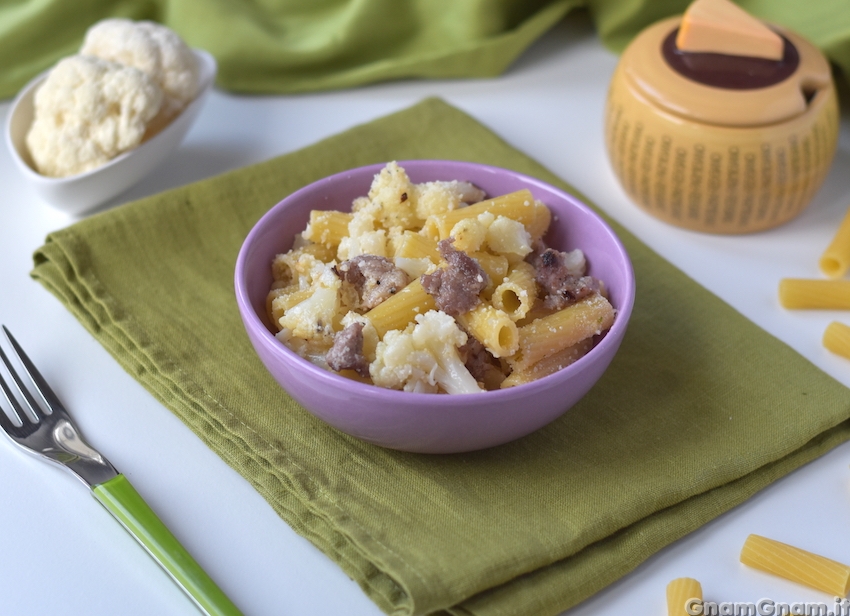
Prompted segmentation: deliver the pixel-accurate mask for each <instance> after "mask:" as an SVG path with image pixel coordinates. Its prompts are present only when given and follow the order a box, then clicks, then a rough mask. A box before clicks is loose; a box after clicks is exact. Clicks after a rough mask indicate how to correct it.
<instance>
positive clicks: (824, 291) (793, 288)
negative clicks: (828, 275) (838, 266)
mask: <svg viewBox="0 0 850 616" xmlns="http://www.w3.org/2000/svg"><path fill="white" fill-rule="evenodd" d="M779 303H780V304H782V306H783V307H784V308H792V309H815V310H817V309H820V310H847V309H850V280H810V279H806V278H783V279H782V280H780V281H779Z"/></svg>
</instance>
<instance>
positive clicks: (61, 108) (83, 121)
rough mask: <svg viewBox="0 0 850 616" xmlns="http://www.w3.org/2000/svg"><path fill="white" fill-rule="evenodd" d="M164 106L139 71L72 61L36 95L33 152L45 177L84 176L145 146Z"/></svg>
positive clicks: (52, 73) (60, 67)
mask: <svg viewBox="0 0 850 616" xmlns="http://www.w3.org/2000/svg"><path fill="white" fill-rule="evenodd" d="M161 104H162V91H161V90H160V89H159V87H158V86H157V85H156V84H155V83H154V82H153V81H152V80H151V78H150V77H148V76H147V75H146V74H145V73H143V72H142V71H140V70H139V69H137V68H133V67H129V66H123V65H121V64H116V63H115V62H109V61H107V60H101V59H98V58H92V57H88V56H79V55H78V56H70V57H68V58H65V59H63V60H61V61H59V63H58V64H57V65H56V66H55V67H54V68H53V69H52V70H51V71H50V74H49V75H48V77H47V79H46V80H45V82H44V84H42V86H41V87H40V88H39V89H38V91H37V92H36V94H35V105H34V115H35V118H34V120H33V124H32V126H31V127H30V130H29V133H27V147H28V148H29V151H30V154H31V156H32V158H33V162H34V163H35V165H36V168H37V169H38V171H39V172H40V173H42V174H44V175H48V176H51V177H65V176H69V175H74V174H77V173H83V172H85V171H89V170H91V169H94V168H96V167H99V166H101V165H103V164H105V163H106V162H108V161H110V160H111V159H113V158H114V157H115V156H117V155H118V154H121V153H122V152H125V151H127V150H129V149H132V148H134V147H136V146H137V145H139V143H141V141H142V138H143V137H144V134H145V130H146V128H147V125H148V122H149V121H150V120H151V119H152V118H153V117H154V116H155V115H156V114H157V113H158V112H159V109H160V106H161Z"/></svg>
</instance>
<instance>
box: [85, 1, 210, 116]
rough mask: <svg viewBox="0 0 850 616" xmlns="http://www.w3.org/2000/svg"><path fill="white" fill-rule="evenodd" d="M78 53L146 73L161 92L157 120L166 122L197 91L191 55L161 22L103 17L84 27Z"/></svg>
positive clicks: (190, 51)
mask: <svg viewBox="0 0 850 616" xmlns="http://www.w3.org/2000/svg"><path fill="white" fill-rule="evenodd" d="M80 53H81V54H83V55H87V56H95V57H98V58H103V59H104V60H111V61H113V62H118V63H120V64H125V65H127V66H134V67H136V68H137V69H139V70H141V71H144V72H145V73H147V74H148V75H149V76H150V77H151V79H153V81H154V82H155V83H156V84H157V85H158V86H159V87H160V88H162V91H163V94H164V100H163V106H162V110H161V113H160V117H158V118H157V121H158V123H159V122H162V123H165V122H168V121H169V120H170V119H171V118H173V117H174V116H176V115H177V114H178V113H180V111H181V110H182V109H183V108H184V107H185V106H186V105H187V104H188V103H189V102H190V101H192V99H194V98H195V96H196V95H197V94H198V87H199V66H198V62H197V59H196V58H195V55H194V54H193V53H192V50H191V49H189V47H188V46H187V45H186V43H184V42H183V40H182V39H181V38H180V37H179V36H178V35H177V33H175V32H174V31H173V30H171V29H169V28H167V27H166V26H163V25H161V24H158V23H154V22H152V21H131V20H129V19H120V18H113V19H104V20H102V21H99V22H98V23H96V24H95V25H93V26H92V27H91V28H89V29H88V31H87V32H86V36H85V40H84V41H83V46H82V47H81V49H80Z"/></svg>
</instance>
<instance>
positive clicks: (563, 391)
mask: <svg viewBox="0 0 850 616" xmlns="http://www.w3.org/2000/svg"><path fill="white" fill-rule="evenodd" d="M399 165H400V166H401V167H403V168H404V169H405V170H406V171H407V173H408V175H409V176H410V179H411V180H412V181H413V182H416V183H419V182H426V181H432V180H465V181H469V182H472V183H474V184H476V185H477V186H479V187H481V188H482V189H483V190H485V191H486V192H487V194H488V195H489V196H498V195H502V194H505V193H509V192H513V191H516V190H520V189H523V188H528V189H529V190H531V192H532V194H534V196H535V198H537V199H540V200H541V201H543V202H544V203H546V205H548V206H549V208H550V209H551V210H552V213H553V217H552V226H551V228H550V230H549V233H548V234H547V236H546V240H547V242H548V244H549V245H550V246H552V247H553V248H558V249H561V250H571V249H574V248H581V249H582V250H583V251H584V253H585V255H586V257H587V262H588V266H589V273H590V274H591V275H593V276H595V277H596V278H599V279H601V280H603V281H604V282H605V284H606V286H607V288H608V291H609V299H610V301H611V303H612V304H613V306H614V308H616V309H617V316H616V319H615V321H614V325H613V326H612V327H611V329H610V330H609V331H608V333H607V334H606V335H605V337H604V338H603V339H602V340H601V341H600V342H599V343H598V344H597V345H596V346H595V347H594V348H593V349H592V350H591V351H590V352H589V353H588V354H587V355H586V356H585V357H583V358H582V359H580V360H579V361H577V362H576V363H574V364H572V365H570V366H568V367H566V368H564V369H563V370H560V371H559V372H556V373H555V374H552V375H550V376H547V377H545V378H543V379H540V380H538V381H534V382H532V383H527V384H524V385H520V386H518V387H513V388H509V389H504V390H499V391H488V392H483V393H480V394H465V395H448V394H414V393H409V392H403V391H394V390H388V389H383V388H380V387H375V386H373V385H366V384H363V383H358V382H355V381H352V380H349V379H346V378H344V377H341V376H338V375H336V374H333V373H331V372H327V371H325V370H322V369H321V368H318V367H317V366H314V365H313V364H311V363H310V362H308V361H306V360H304V359H302V358H301V357H299V356H298V355H297V354H296V353H294V352H292V351H291V350H289V349H288V348H287V347H286V346H284V345H283V344H282V343H281V342H279V341H278V340H277V339H276V338H275V337H274V335H273V333H272V332H273V331H274V330H273V328H272V326H271V325H270V324H269V322H268V317H267V316H266V295H267V294H268V291H269V288H270V286H271V282H272V278H271V262H272V259H273V258H274V256H275V255H276V254H278V253H281V252H285V251H287V250H288V249H289V248H290V247H291V243H292V239H293V237H294V236H295V234H296V233H299V232H300V231H302V230H303V229H304V227H305V226H306V224H307V221H308V219H309V215H310V210H314V209H333V210H344V211H348V210H350V208H351V202H352V201H353V200H354V199H355V198H356V197H360V196H363V195H365V194H366V193H367V192H368V191H369V186H370V185H371V183H372V178H373V177H374V176H375V174H376V173H378V172H380V170H381V169H382V168H383V167H384V165H383V164H377V165H371V166H368V167H361V168H359V169H353V170H351V171H345V172H343V173H338V174H336V175H333V176H330V177H327V178H325V179H323V180H319V181H318V182H315V183H313V184H310V185H309V186H306V187H304V188H302V189H301V190H299V191H297V192H295V193H293V194H291V195H290V196H288V197H287V198H285V199H284V200H283V201H281V202H280V203H278V204H277V205H275V206H274V207H273V208H272V209H271V210H269V211H268V212H267V213H266V214H265V215H264V216H263V217H262V218H261V219H260V220H259V222H257V224H256V226H255V227H254V228H253V229H252V230H251V232H250V233H249V234H248V237H247V238H246V239H245V243H244V244H243V246H242V249H241V250H240V252H239V257H238V259H237V261H236V276H235V288H236V301H237V303H238V305H239V311H240V313H241V315H242V321H243V323H244V324H245V329H246V331H247V333H248V337H249V338H250V340H251V343H252V344H253V345H254V348H255V349H256V351H257V354H258V355H259V357H260V359H261V360H262V362H263V363H264V364H265V366H266V368H267V369H268V371H269V372H270V373H271V374H272V376H273V377H274V378H275V379H276V380H277V382H278V383H280V385H281V386H282V387H283V388H284V389H285V390H286V391H287V392H289V394H290V395H291V396H292V397H293V398H294V399H295V400H297V401H298V402H299V403H301V404H302V405H303V406H304V408H306V409H307V410H308V411H310V412H311V413H312V414H314V415H315V416H316V417H318V418H320V419H322V420H324V421H325V422H327V423H328V424H330V425H332V426H334V427H336V428H337V429H339V430H341V431H342V432H345V433H346V434H350V435H352V436H355V437H357V438H359V439H362V440H364V441H367V442H369V443H374V444H376V445H380V446H383V447H389V448H393V449H400V450H404V451H413V452H421V453H454V452H462V451H472V450H476V449H483V448H486V447H492V446H494V445H500V444H502V443H506V442H509V441H512V440H515V439H518V438H520V437H522V436H525V435H527V434H529V433H531V432H534V431H535V430H537V429H539V428H541V427H543V426H545V425H546V424H548V423H550V422H551V421H553V420H554V419H556V418H558V417H560V416H561V415H562V414H564V413H565V412H566V411H567V410H569V409H570V407H572V406H573V405H574V404H575V403H576V402H578V400H580V399H581V398H582V397H583V396H584V395H585V394H586V393H587V392H588V391H589V390H590V388H591V387H593V385H594V384H595V383H596V381H597V380H598V379H599V378H600V377H601V376H602V373H603V372H605V370H606V368H607V367H608V365H609V364H610V362H611V360H612V359H613V357H614V355H615V354H616V352H617V349H618V348H619V346H620V342H621V341H622V340H623V336H624V334H625V332H626V326H627V325H628V322H629V317H630V315H631V311H632V305H633V303H634V296H635V280H634V272H633V271H632V265H631V261H630V260H629V256H628V254H627V253H626V250H625V249H624V248H623V245H622V244H621V243H620V240H619V239H618V238H617V236H616V235H615V234H614V232H613V231H612V230H611V229H610V228H609V227H608V225H607V224H606V223H605V222H603V221H602V219H601V218H600V217H599V216H597V215H596V214H595V213H594V212H593V211H591V210H590V209H589V208H588V207H587V206H586V205H584V204H583V203H581V202H580V201H579V200H578V199H576V198H575V197H573V196H571V195H568V194H567V193H565V192H563V191H562V190H559V189H557V188H555V187H553V186H550V185H549V184H545V183H544V182H541V181H540V180H536V179H534V178H532V177H529V176H526V175H523V174H521V173H516V172H514V171H509V170H507V169H499V168H496V167H490V166H487V165H479V164H475V163H467V162H454V161H443V160H418V161H399Z"/></svg>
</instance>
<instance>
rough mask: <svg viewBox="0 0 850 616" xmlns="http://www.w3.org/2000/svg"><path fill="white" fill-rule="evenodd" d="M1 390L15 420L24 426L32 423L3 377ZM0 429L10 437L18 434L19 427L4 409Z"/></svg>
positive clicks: (0, 418) (0, 376)
mask: <svg viewBox="0 0 850 616" xmlns="http://www.w3.org/2000/svg"><path fill="white" fill-rule="evenodd" d="M0 354H3V355H5V354H4V353H3V349H2V348H0ZM6 361H7V360H6V358H5V357H4V358H3V363H6ZM0 389H2V391H3V397H5V398H6V401H7V402H8V403H9V410H10V411H11V412H12V414H13V415H14V416H15V418H16V419H17V420H18V421H19V422H21V425H22V426H23V425H26V423H27V422H28V421H30V418H29V415H27V414H26V413H25V412H24V409H23V408H21V405H20V403H19V402H18V400H17V399H16V398H15V396H14V394H13V393H12V390H11V388H10V387H9V384H8V383H7V382H6V379H4V378H3V376H2V375H0ZM0 427H2V428H3V430H5V431H6V432H7V433H8V434H9V435H10V436H14V435H15V434H16V433H17V432H18V426H16V425H15V424H14V423H12V420H11V419H10V418H9V416H8V415H6V413H5V412H4V411H3V409H0Z"/></svg>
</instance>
